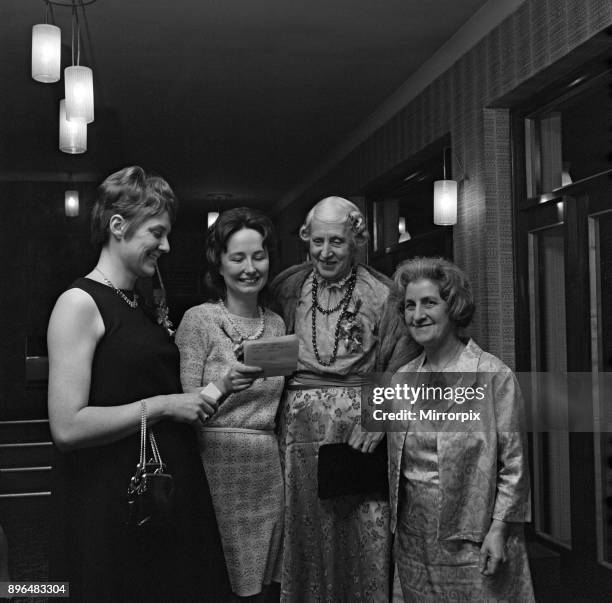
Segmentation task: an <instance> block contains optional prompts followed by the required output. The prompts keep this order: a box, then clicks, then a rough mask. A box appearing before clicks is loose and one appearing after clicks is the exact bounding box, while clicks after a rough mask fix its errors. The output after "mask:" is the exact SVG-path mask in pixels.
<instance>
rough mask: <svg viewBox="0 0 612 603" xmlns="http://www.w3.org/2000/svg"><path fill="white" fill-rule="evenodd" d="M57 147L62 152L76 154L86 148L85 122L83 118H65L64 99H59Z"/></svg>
mask: <svg viewBox="0 0 612 603" xmlns="http://www.w3.org/2000/svg"><path fill="white" fill-rule="evenodd" d="M59 148H60V151H63V152H64V153H70V154H72V155H76V154H79V153H84V152H85V151H86V150H87V123H86V122H85V120H84V119H77V120H73V121H68V119H66V101H65V100H64V99H62V100H61V101H60V109H59Z"/></svg>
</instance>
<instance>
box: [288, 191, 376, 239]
mask: <svg viewBox="0 0 612 603" xmlns="http://www.w3.org/2000/svg"><path fill="white" fill-rule="evenodd" d="M323 205H326V206H330V205H331V206H334V209H335V211H336V213H337V214H338V215H339V216H341V219H340V221H342V222H346V224H347V227H348V228H347V230H348V231H349V232H350V233H351V234H352V241H351V242H352V243H353V244H354V246H355V247H362V246H363V245H365V244H366V243H367V241H368V230H367V227H366V221H365V218H364V216H363V214H362V213H361V210H360V209H359V208H358V207H357V206H356V205H355V204H354V203H353V202H352V201H349V200H348V199H345V198H344V197H325V198H324V199H321V201H319V202H318V203H317V204H316V205H314V207H313V208H312V209H311V210H310V211H309V212H308V214H307V215H306V219H305V220H304V224H302V226H301V227H300V231H299V234H300V239H302V241H304V242H305V243H309V242H310V232H311V224H312V219H313V218H314V217H315V213H317V210H318V209H319V208H320V207H321V206H323Z"/></svg>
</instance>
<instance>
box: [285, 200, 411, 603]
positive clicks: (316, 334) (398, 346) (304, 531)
mask: <svg viewBox="0 0 612 603" xmlns="http://www.w3.org/2000/svg"><path fill="white" fill-rule="evenodd" d="M366 234H367V233H366V232H365V220H364V218H363V216H362V214H361V212H360V211H359V209H358V208H357V206H355V205H354V204H353V203H351V202H350V201H348V200H346V199H343V198H341V197H328V198H326V199H323V200H322V201H320V202H319V203H317V204H316V205H315V206H314V207H313V208H312V210H311V211H310V212H309V213H308V216H307V217H306V221H305V223H304V225H303V226H302V228H301V230H300V236H301V238H302V240H304V241H306V242H308V244H309V253H310V260H311V261H310V262H308V263H306V264H302V265H300V266H295V267H293V268H289V269H288V270H286V271H284V272H283V273H281V274H280V275H279V276H278V277H277V278H276V279H275V281H274V283H273V293H274V299H275V301H276V302H277V303H278V304H279V306H280V307H281V309H282V313H283V316H284V318H285V322H286V324H287V328H288V330H290V331H293V332H295V333H296V334H297V336H298V338H299V342H300V356H299V359H298V371H297V373H296V374H295V376H294V378H293V379H292V380H291V381H290V383H289V384H288V386H287V391H286V393H285V396H284V399H283V403H282V410H283V415H282V420H281V434H280V437H281V454H282V460H283V463H284V469H285V482H286V487H285V498H286V504H285V538H284V551H283V554H284V558H283V572H282V580H281V600H282V601H287V602H292V603H294V602H299V601H306V602H310V601H313V602H314V601H325V602H327V601H357V600H363V601H380V602H383V601H384V602H385V603H386V602H387V601H388V596H389V585H388V582H389V562H390V539H389V531H388V530H389V528H388V519H389V509H388V504H387V502H386V500H385V498H384V497H382V496H378V495H375V494H357V495H347V496H337V497H334V498H331V499H327V500H321V499H319V497H318V492H317V458H318V451H319V447H320V446H321V445H322V444H331V443H339V442H348V444H349V445H350V446H351V447H353V448H354V449H356V450H359V451H361V452H363V453H371V452H373V451H374V450H375V448H376V446H377V445H378V443H379V442H380V440H381V439H382V436H383V434H377V433H369V432H366V431H362V429H361V426H360V417H361V384H362V383H363V380H364V377H365V375H366V374H367V373H369V372H373V371H385V370H394V369H396V368H397V367H399V366H400V365H401V364H403V363H404V362H406V360H407V359H409V358H411V357H412V356H414V355H415V354H416V349H414V348H413V347H412V346H411V345H410V341H409V338H408V337H407V333H406V330H405V327H404V325H403V324H402V321H401V320H399V317H398V316H397V309H396V306H397V303H396V302H397V300H396V299H395V298H393V297H392V296H391V290H392V282H391V280H390V279H388V278H387V277H385V276H383V275H382V274H379V273H377V272H376V271H374V270H372V269H370V268H369V267H367V266H365V265H363V264H357V263H356V252H357V247H358V246H359V245H361V244H363V243H364V242H365V240H366Z"/></svg>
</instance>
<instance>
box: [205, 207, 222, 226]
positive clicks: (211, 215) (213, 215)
mask: <svg viewBox="0 0 612 603" xmlns="http://www.w3.org/2000/svg"><path fill="white" fill-rule="evenodd" d="M218 217H219V212H218V211H209V212H208V216H207V224H208V228H210V227H211V226H212V225H213V224H214V223H215V222H216V221H217V218H218Z"/></svg>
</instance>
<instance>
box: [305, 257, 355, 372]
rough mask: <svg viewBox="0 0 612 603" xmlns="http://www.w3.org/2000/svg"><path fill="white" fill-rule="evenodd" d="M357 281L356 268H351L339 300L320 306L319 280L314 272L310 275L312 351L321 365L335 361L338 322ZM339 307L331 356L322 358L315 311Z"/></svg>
mask: <svg viewBox="0 0 612 603" xmlns="http://www.w3.org/2000/svg"><path fill="white" fill-rule="evenodd" d="M356 283H357V269H356V268H353V269H352V270H351V274H350V276H349V278H348V279H347V280H345V281H344V283H342V285H341V286H342V287H344V285H348V288H347V290H346V293H345V294H344V295H343V296H342V298H341V299H340V302H339V303H338V304H337V305H336V306H334V307H333V308H322V307H321V306H320V304H319V295H318V292H319V281H318V279H317V275H316V273H315V274H313V277H312V349H313V351H314V355H315V358H316V359H317V362H318V363H319V364H320V365H321V366H331V365H332V364H333V363H334V362H335V361H336V357H337V355H338V344H339V343H340V323H341V322H342V318H343V317H344V315H345V314H346V311H347V308H348V305H349V303H350V302H351V297H352V296H353V291H354V290H355V284H356ZM340 309H341V312H340V315H339V316H338V321H337V322H336V329H335V331H334V349H333V350H332V353H331V356H330V357H329V360H322V359H321V356H320V355H319V348H318V346H317V311H319V312H321V314H324V315H329V314H332V313H333V312H337V311H338V310H340Z"/></svg>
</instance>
